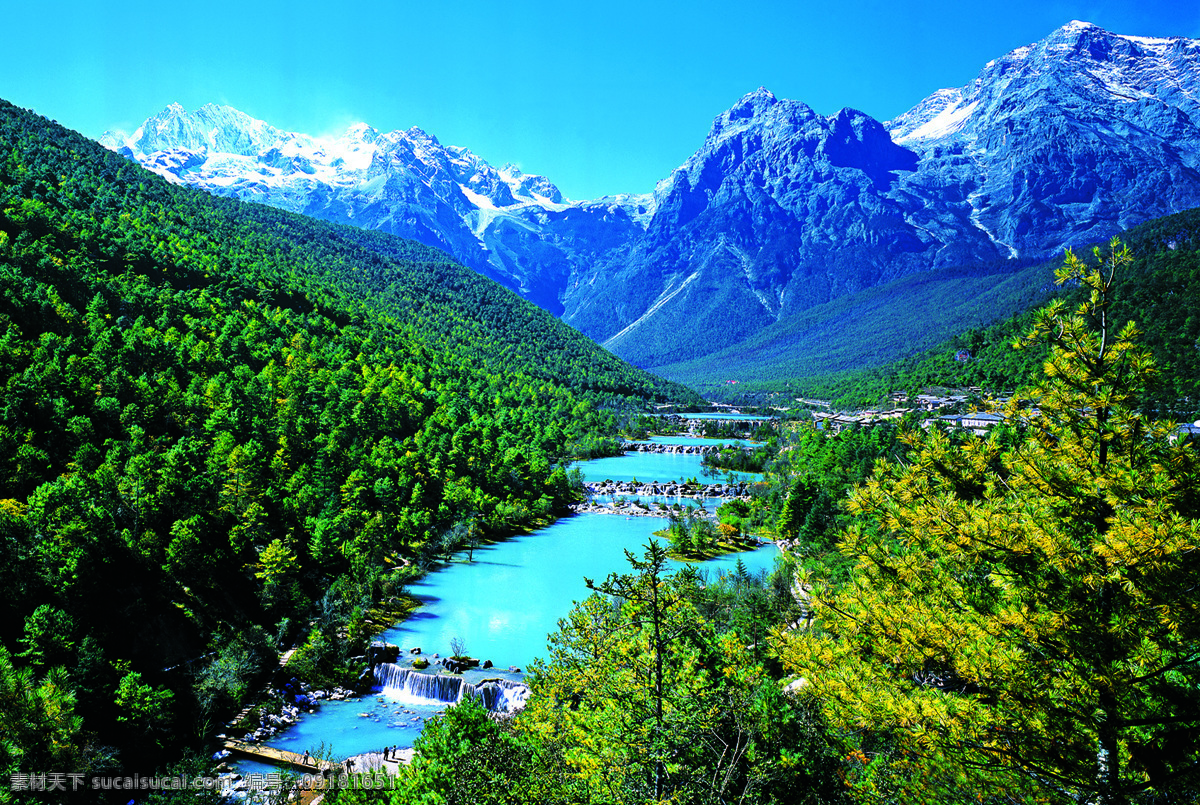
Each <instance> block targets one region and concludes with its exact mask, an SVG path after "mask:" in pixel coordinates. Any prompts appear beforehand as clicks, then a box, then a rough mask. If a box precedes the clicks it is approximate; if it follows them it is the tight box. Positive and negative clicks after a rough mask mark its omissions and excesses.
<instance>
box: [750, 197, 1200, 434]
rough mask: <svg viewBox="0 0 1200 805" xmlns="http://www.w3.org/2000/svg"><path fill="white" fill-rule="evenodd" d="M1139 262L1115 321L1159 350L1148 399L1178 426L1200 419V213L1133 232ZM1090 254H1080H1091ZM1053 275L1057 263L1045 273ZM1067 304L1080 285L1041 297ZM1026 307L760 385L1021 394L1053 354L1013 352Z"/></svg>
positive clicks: (829, 392)
mask: <svg viewBox="0 0 1200 805" xmlns="http://www.w3.org/2000/svg"><path fill="white" fill-rule="evenodd" d="M1121 239H1122V241H1123V242H1124V243H1125V244H1126V245H1128V246H1129V249H1130V251H1131V252H1132V257H1133V262H1132V263H1131V265H1130V266H1129V267H1128V268H1127V269H1126V270H1125V271H1123V272H1122V273H1121V274H1119V275H1118V276H1117V277H1116V278H1115V282H1114V289H1113V302H1112V309H1111V312H1110V315H1111V316H1113V317H1114V320H1115V321H1117V322H1126V321H1132V322H1134V323H1135V324H1136V325H1137V327H1138V329H1139V330H1140V331H1141V333H1142V336H1141V340H1142V343H1144V344H1145V345H1146V346H1147V347H1148V348H1149V349H1150V351H1151V354H1152V355H1153V356H1154V360H1155V362H1156V364H1157V365H1158V373H1157V376H1156V377H1155V379H1154V381H1153V382H1152V383H1151V385H1150V388H1149V389H1148V391H1147V393H1146V394H1145V395H1144V398H1143V402H1142V404H1143V406H1144V407H1145V408H1146V410H1148V411H1153V412H1154V413H1155V414H1157V415H1160V416H1165V417H1174V418H1176V419H1188V418H1194V415H1195V414H1196V413H1197V412H1200V347H1198V346H1197V345H1198V344H1200V210H1189V211H1187V212H1182V213H1178V214H1175V215H1168V216H1166V217H1163V218H1158V219H1156V220H1154V221H1150V222H1148V223H1146V224H1143V225H1141V226H1138V227H1135V228H1133V229H1131V230H1129V231H1128V232H1126V233H1125V234H1124V235H1122V238H1121ZM1090 252H1091V250H1090V249H1081V250H1079V251H1078V254H1079V255H1081V256H1087V255H1089V254H1090ZM1041 270H1042V271H1044V272H1045V273H1046V274H1048V273H1049V272H1050V270H1051V268H1050V267H1049V266H1046V267H1044V268H1042V269H1041ZM1038 298H1039V299H1041V300H1043V301H1049V300H1050V299H1054V298H1061V299H1063V300H1064V301H1065V302H1066V303H1067V304H1068V306H1072V305H1078V304H1079V303H1080V302H1082V301H1083V299H1084V296H1083V290H1081V289H1080V288H1079V287H1078V286H1069V287H1060V288H1055V289H1054V291H1053V293H1047V294H1039V295H1038ZM1035 315H1036V314H1035V311H1034V310H1032V309H1031V310H1026V311H1024V312H1021V313H1017V314H1015V315H1013V316H1011V317H1008V318H1005V319H1003V320H1001V321H999V322H996V323H995V324H992V325H990V326H988V327H979V328H974V329H971V330H967V331H965V332H963V333H960V334H959V335H957V336H955V337H954V338H951V339H948V340H947V341H945V342H943V343H941V344H939V345H938V346H936V347H934V348H932V349H930V350H927V351H925V352H922V353H921V354H919V355H915V356H912V357H910V358H905V359H902V360H899V361H895V362H893V363H890V364H888V365H886V366H883V367H880V368H878V369H870V370H865V371H859V372H843V373H838V374H824V375H819V374H818V375H816V376H813V377H809V378H804V379H797V380H793V381H792V382H790V383H786V382H781V383H775V384H771V383H766V384H760V386H758V388H759V389H763V388H788V389H789V390H791V391H794V392H796V393H797V394H798V395H805V396H816V397H825V398H834V399H836V400H839V401H840V402H841V403H842V404H845V405H849V406H853V405H868V404H874V403H876V402H878V401H879V400H880V399H881V398H883V397H885V396H886V395H887V394H888V392H890V391H897V390H912V389H921V388H928V387H934V386H942V387H950V388H966V387H969V386H979V387H981V388H983V389H985V390H990V391H1003V390H1010V391H1011V390H1013V389H1015V388H1018V387H1020V386H1024V385H1028V384H1029V383H1031V382H1032V381H1033V380H1034V379H1035V378H1036V377H1037V376H1038V375H1039V374H1040V372H1041V369H1042V363H1043V362H1044V361H1045V359H1046V357H1047V355H1048V352H1047V350H1046V349H1045V348H1031V349H1024V350H1014V349H1013V348H1012V345H1013V343H1014V342H1015V341H1016V340H1018V339H1019V338H1020V337H1021V336H1022V335H1023V334H1024V333H1026V332H1028V331H1029V328H1030V326H1031V325H1032V322H1033V318H1034V316H1035Z"/></svg>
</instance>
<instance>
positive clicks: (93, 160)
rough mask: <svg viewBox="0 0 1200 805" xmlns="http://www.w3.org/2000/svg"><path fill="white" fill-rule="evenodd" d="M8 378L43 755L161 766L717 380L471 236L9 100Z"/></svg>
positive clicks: (0, 653)
mask: <svg viewBox="0 0 1200 805" xmlns="http://www.w3.org/2000/svg"><path fill="white" fill-rule="evenodd" d="M237 142H240V141H235V142H233V143H232V145H236V144H237ZM226 145H227V146H229V145H230V144H226ZM245 147H247V148H253V147H256V146H254V144H253V143H252V142H248V141H247V142H246V143H245ZM0 392H2V393H0V549H3V552H4V556H5V561H4V562H3V563H0V686H2V687H4V689H5V690H6V691H7V692H8V693H11V694H12V695H11V696H8V698H7V699H6V705H5V707H6V708H7V709H6V711H5V716H6V717H5V718H0V744H2V745H3V748H2V750H0V773H13V774H15V773H17V772H19V771H21V772H22V773H32V772H41V771H42V770H44V769H47V768H50V769H53V768H58V767H59V766H57V764H59V763H61V764H63V765H62V766H61V767H62V768H70V769H74V770H77V771H78V772H80V773H88V772H93V773H105V774H107V773H111V772H112V771H113V770H114V769H116V768H120V769H124V770H125V773H132V772H137V773H140V774H146V773H149V772H151V771H153V770H154V768H155V767H156V766H157V765H158V764H159V763H160V762H161V761H163V760H164V759H166V758H168V757H178V756H179V755H180V754H181V753H182V749H183V746H184V745H185V744H188V743H193V744H197V745H199V744H200V743H201V741H202V740H203V736H206V735H207V734H208V733H209V732H211V725H212V724H214V723H221V722H224V721H225V720H226V719H227V718H228V717H229V716H230V715H232V714H233V713H236V712H237V711H238V710H239V709H240V708H241V706H242V704H244V703H245V702H244V699H245V697H246V696H248V695H250V694H251V692H252V691H253V690H256V689H257V687H258V681H261V676H259V677H258V681H256V674H258V673H259V672H260V671H266V670H276V669H277V668H278V666H277V656H278V651H279V650H281V649H282V648H283V647H285V646H286V645H290V644H292V641H295V642H296V644H297V645H300V646H301V650H300V651H299V652H298V653H297V658H300V657H303V658H304V660H303V662H302V663H298V667H301V668H307V669H309V670H310V671H312V672H313V673H314V674H317V675H320V680H316V679H313V680H312V681H314V682H317V681H322V682H324V681H328V682H331V683H334V682H335V683H339V684H340V683H341V682H342V681H343V680H344V679H346V678H347V677H346V675H347V674H357V673H358V671H359V670H360V668H361V666H359V667H358V668H354V669H351V668H350V660H349V658H352V657H356V656H360V655H361V654H362V652H363V649H364V643H365V640H366V637H367V634H368V621H369V620H370V621H376V622H378V623H383V622H386V621H387V618H388V617H389V615H388V614H387V613H384V612H380V611H378V610H377V609H376V607H379V606H387V605H388V604H387V602H388V601H391V600H392V597H393V596H394V595H396V594H397V593H399V592H400V591H401V589H402V587H403V584H404V582H405V581H406V579H408V578H409V577H410V576H408V575H405V573H406V572H407V571H405V570H400V572H399V573H397V572H395V571H396V570H397V569H398V568H410V567H413V568H415V567H419V566H422V565H426V564H428V563H431V562H432V561H434V559H435V558H436V557H440V556H443V555H445V554H446V553H448V552H450V551H451V550H453V549H454V548H455V547H456V546H457V545H460V544H461V543H462V541H463V540H464V539H466V538H467V536H468V534H473V535H475V536H487V535H492V536H503V535H505V534H508V533H511V532H513V531H514V530H519V529H526V528H529V527H532V526H534V525H537V524H539V523H544V522H546V521H547V520H548V519H549V518H551V517H553V516H554V515H556V514H558V513H562V512H563V511H565V510H566V507H567V505H568V504H569V503H570V502H572V501H573V500H575V499H576V497H577V492H578V490H577V488H576V485H574V484H573V483H572V480H571V478H570V477H569V476H568V473H567V470H566V466H565V462H566V461H567V460H569V459H570V458H571V457H572V456H573V455H579V454H587V453H589V452H593V451H597V450H603V449H605V448H607V449H615V448H616V446H617V443H616V441H615V438H614V436H615V430H616V427H615V426H616V413H617V412H618V411H615V410H614V409H621V408H633V409H635V410H641V409H643V408H644V407H645V404H646V403H647V402H648V401H649V400H651V399H662V398H664V397H665V396H666V395H673V394H675V393H676V392H678V393H680V394H681V395H682V397H683V400H684V402H685V403H696V402H699V399H698V398H697V397H696V396H695V394H694V393H691V392H689V391H688V390H686V389H680V388H678V387H676V386H673V385H671V384H668V383H665V382H664V381H661V380H658V379H657V378H654V377H652V376H649V375H647V374H646V373H645V372H642V371H641V370H637V369H634V368H633V367H630V366H628V365H627V364H625V363H623V362H622V361H620V359H619V358H617V357H616V356H614V355H612V354H611V353H608V352H605V351H604V350H602V349H600V348H599V347H597V346H596V345H595V344H594V343H593V342H591V341H589V340H588V339H586V338H585V337H583V336H582V335H580V334H579V333H577V332H575V331H574V330H572V329H571V328H570V327H568V326H567V325H565V324H563V323H562V322H561V321H559V320H557V319H555V318H554V317H552V316H551V315H550V314H548V313H546V312H545V311H543V310H540V309H538V308H537V307H536V306H534V305H532V304H531V303H529V302H527V301H525V300H522V299H520V298H519V297H518V296H516V295H515V294H513V293H512V292H510V291H507V290H504V289H503V288H500V287H499V286H497V285H496V284H495V283H493V282H491V281H489V280H487V279H485V278H483V277H481V276H479V275H478V274H476V273H475V272H473V271H471V270H469V269H466V268H464V267H462V266H460V265H457V264H455V263H453V262H450V261H449V260H448V259H447V258H446V256H445V255H444V254H443V253H441V252H438V251H436V250H434V249H431V248H429V247H427V246H422V245H420V244H417V243H414V242H411V241H403V240H400V239H398V238H395V237H393V236H390V235H386V234H383V233H380V232H370V231H366V230H361V229H357V228H353V227H345V226H338V225H334V224H329V223H326V222H322V221H317V220H314V219H312V218H308V217H305V216H302V215H298V214H295V213H289V212H285V211H281V210H277V209H273V208H270V207H265V206H262V205H258V204H247V203H243V202H240V201H235V200H232V199H227V198H216V197H213V196H211V195H209V194H207V193H204V192H202V191H200V190H197V189H195V188H190V187H182V186H177V185H172V184H170V183H168V182H166V181H164V180H163V179H162V178H161V177H159V176H156V175H154V174H152V173H149V172H147V171H145V170H144V169H142V168H141V167H139V166H137V165H134V164H132V163H130V162H129V161H127V160H125V159H123V158H121V157H118V156H117V155H115V154H113V153H111V152H108V151H106V150H104V149H103V148H101V147H100V146H99V145H97V144H96V143H94V142H91V141H89V140H87V139H85V138H83V137H82V136H79V135H77V134H75V133H73V132H69V131H66V130H65V129H62V128H61V127H59V126H57V125H55V124H53V123H51V122H49V121H47V120H45V119H43V118H40V117H38V116H36V115H34V114H32V113H30V112H26V111H23V110H20V109H17V108H16V107H13V106H11V105H9V104H7V103H5V102H2V101H0ZM394 603H395V602H394V601H393V602H392V605H393V606H394ZM393 615H394V613H393ZM393 619H394V617H393ZM55 669H57V670H55ZM64 669H65V670H64ZM290 671H291V672H292V673H302V672H301V671H299V670H297V667H293V668H291V669H290ZM349 678H351V679H353V676H351V677H349ZM40 680H44V682H41V681H40ZM10 713H12V714H17V716H16V717H7V716H10ZM79 718H82V721H79ZM193 748H195V747H193Z"/></svg>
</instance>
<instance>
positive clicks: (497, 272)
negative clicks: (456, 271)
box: [102, 22, 1200, 393]
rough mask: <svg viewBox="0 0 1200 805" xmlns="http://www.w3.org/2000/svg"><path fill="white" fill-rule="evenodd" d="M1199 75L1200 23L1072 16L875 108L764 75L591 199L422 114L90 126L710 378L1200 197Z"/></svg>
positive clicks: (783, 376) (959, 299) (941, 335)
mask: <svg viewBox="0 0 1200 805" xmlns="http://www.w3.org/2000/svg"><path fill="white" fill-rule="evenodd" d="M1198 80H1200V41H1198V40H1192V39H1183V38H1175V39H1148V38H1145V37H1132V36H1123V35H1120V34H1116V33H1110V32H1108V31H1105V30H1103V29H1101V28H1098V27H1097V26H1094V25H1090V24H1088V23H1079V22H1072V23H1070V24H1068V25H1065V26H1063V27H1061V28H1060V29H1058V30H1056V31H1054V32H1053V33H1051V34H1050V35H1049V36H1048V37H1046V38H1045V39H1043V40H1041V41H1039V42H1035V43H1032V44H1030V45H1028V46H1024V47H1021V48H1017V49H1016V50H1013V51H1012V52H1010V53H1007V54H998V58H995V59H993V60H992V61H990V62H988V63H987V64H986V65H984V66H983V68H982V69H981V70H980V72H979V74H978V76H977V77H976V78H975V80H974V81H972V82H971V83H969V84H967V85H966V86H963V87H959V88H951V89H943V90H938V91H937V92H935V93H933V94H931V95H930V96H929V97H928V98H926V99H925V100H924V101H922V102H920V103H918V104H917V105H916V106H914V107H913V108H912V109H910V110H909V111H907V112H905V113H903V114H901V115H899V116H898V117H897V118H895V119H894V120H890V121H877V120H875V119H873V118H871V117H870V116H869V115H867V114H865V113H863V112H860V111H857V110H854V109H843V110H841V111H840V112H838V113H837V114H835V115H831V116H822V115H818V114H816V113H815V112H814V111H813V110H812V109H811V108H809V107H808V106H806V105H805V104H804V103H802V102H800V101H795V100H785V99H780V98H777V97H776V96H775V95H773V94H772V93H771V92H770V91H769V90H767V89H765V88H759V89H757V90H754V91H753V92H749V93H747V94H746V95H745V96H744V97H742V98H741V99H740V100H738V101H737V102H736V103H735V104H734V105H733V106H732V107H730V108H729V109H728V110H727V111H726V112H724V113H723V114H721V115H720V116H718V117H717V118H716V120H714V121H713V124H712V127H711V129H710V131H709V133H708V136H707V137H706V138H705V140H704V142H703V143H702V144H701V145H700V147H699V148H698V149H697V150H696V152H695V153H694V154H692V155H691V156H690V157H688V158H687V159H686V161H684V162H683V164H681V166H680V167H679V168H678V169H677V170H675V171H674V172H672V173H671V174H670V175H669V176H667V177H665V178H663V179H662V180H661V181H660V182H659V183H658V185H657V187H655V188H654V189H653V191H652V192H649V193H643V194H641V195H637V194H629V195H619V196H611V197H606V198H600V199H594V200H587V201H571V200H569V199H566V198H564V197H563V196H562V194H561V192H559V191H558V189H557V188H556V187H555V186H554V185H553V183H552V182H551V181H550V179H549V178H547V177H541V176H526V175H525V174H523V173H521V172H520V170H518V169H516V168H515V167H513V166H511V165H507V166H504V167H502V168H499V169H496V168H493V167H492V166H491V165H489V164H488V163H487V162H485V161H484V160H482V159H481V158H479V157H478V156H476V155H474V154H473V153H472V152H471V151H470V150H468V149H467V148H464V147H461V146H447V145H442V144H441V143H440V142H439V141H438V139H437V138H436V137H435V136H433V135H432V134H429V133H426V132H424V131H421V130H420V129H410V130H408V131H394V132H390V133H383V132H379V131H376V130H374V129H372V128H370V127H369V126H367V125H366V124H356V125H355V126H352V127H351V128H350V129H348V130H347V131H346V132H345V134H343V135H341V136H338V137H332V138H316V137H311V136H309V135H304V134H296V133H291V132H285V131H281V130H279V129H275V128H273V127H272V126H270V124H268V123H265V122H263V121H259V120H255V119H253V118H250V117H249V116H247V115H245V114H243V113H241V112H239V111H237V110H235V109H232V108H229V107H219V106H214V105H209V106H205V107H203V108H201V109H198V110H196V111H194V112H188V111H186V110H184V109H183V108H182V107H179V106H172V107H169V108H167V109H165V110H164V111H162V112H161V113H159V114H158V115H155V116H153V117H151V118H148V119H147V120H146V121H145V122H144V123H143V124H142V126H141V127H140V128H138V129H137V130H136V131H135V132H134V133H133V134H131V135H128V136H126V135H122V134H120V133H110V134H108V135H105V137H104V138H102V141H103V142H104V144H105V145H107V146H108V147H110V148H113V149H115V150H118V151H119V152H120V153H122V154H125V155H126V156H127V157H129V158H131V159H134V160H136V161H138V162H139V163H140V164H142V165H145V166H146V167H148V168H149V169H151V170H154V171H156V172H158V173H159V174H161V175H163V176H165V177H167V178H168V179H170V180H171V181H174V182H180V183H187V184H192V185H195V186H198V187H202V188H204V189H206V190H208V191H210V192H213V193H217V194H220V195H226V196H232V197H235V198H239V199H243V200H249V201H257V202H262V203H266V204H271V205H274V206H279V207H282V208H284V209H288V210H293V211H297V212H303V213H305V214H307V215H313V216H317V217H320V218H325V219H327V220H331V221H336V222H339V223H347V224H352V225H355V226H361V227H366V228H370V229H379V230H382V231H385V232H389V233H392V234H397V235H401V236H403V237H406V238H412V239H415V240H418V241H420V242H422V243H425V244H427V245H430V246H433V247H435V248H438V249H441V250H443V251H445V252H446V253H447V254H449V255H451V256H452V257H453V258H454V259H455V260H457V261H459V262H461V263H462V264H463V265H466V266H469V267H471V268H473V269H474V270H476V271H478V272H480V273H482V274H483V275H485V276H488V277H491V278H493V279H496V280H497V281H498V282H500V283H502V284H504V285H506V286H507V287H509V288H512V289H514V290H516V291H518V292H519V293H521V294H522V295H523V296H524V297H525V298H527V299H530V300H532V301H534V302H536V303H537V304H538V305H539V306H541V307H543V308H544V309H546V310H548V311H549V312H551V313H553V314H554V315H556V316H559V317H560V318H561V319H562V320H563V321H564V322H566V323H567V324H570V325H571V326H572V327H574V328H576V329H578V330H579V331H581V332H582V333H584V334H585V335H587V336H588V337H590V338H592V339H593V340H595V341H598V342H600V343H602V344H604V346H605V347H606V348H608V349H610V350H611V351H613V352H614V353H616V354H617V355H619V356H621V357H622V358H625V359H626V360H629V361H630V362H632V363H634V364H635V365H638V366H641V367H643V368H648V369H652V370H654V371H655V372H657V373H658V374H660V375H663V376H665V377H669V378H672V379H675V380H679V381H682V382H686V383H689V384H692V385H694V386H696V387H698V388H702V389H703V390H704V391H705V392H706V393H712V392H713V391H714V390H715V389H716V388H717V387H718V386H719V385H720V383H721V382H723V381H724V380H727V379H730V377H717V376H714V372H713V367H717V366H725V365H726V364H727V363H728V362H729V359H731V358H732V359H733V360H732V362H733V367H732V368H734V369H735V370H736V374H735V375H732V376H733V377H736V378H737V379H738V380H739V381H741V382H749V383H760V384H769V385H773V386H774V387H776V388H780V387H781V384H782V382H784V381H786V380H796V379H803V378H807V377H813V376H820V375H828V374H831V373H837V372H841V371H844V370H846V369H850V368H855V369H860V368H871V367H878V366H882V365H884V364H886V363H888V362H890V361H893V360H896V359H899V358H903V357H906V356H909V355H911V354H913V353H914V352H917V351H920V350H921V349H925V348H928V347H931V346H933V345H935V344H937V343H939V342H941V341H943V340H945V339H947V338H950V337H952V336H954V335H955V334H957V333H958V332H961V331H963V330H966V329H969V328H973V327H982V326H987V325H989V324H992V323H994V322H995V321H998V320H1000V319H1003V318H1006V317H1007V316H1009V315H1012V314H1015V313H1018V312H1020V311H1022V310H1025V309H1027V308H1028V307H1029V306H1031V305H1033V304H1036V303H1037V302H1038V301H1040V300H1042V299H1044V298H1045V289H1046V288H1047V287H1048V285H1049V277H1050V271H1049V270H1048V269H1042V270H1038V269H1037V268H1036V267H1037V266H1040V265H1045V264H1047V263H1049V264H1051V265H1052V264H1055V263H1057V262H1059V261H1060V260H1061V257H1062V253H1063V250H1064V249H1065V248H1067V247H1074V248H1077V249H1078V248H1087V247H1090V245H1091V244H1093V243H1097V242H1102V241H1105V240H1107V239H1108V238H1109V237H1111V236H1112V235H1115V234H1118V233H1120V232H1122V231H1124V230H1126V229H1129V228H1131V227H1133V226H1135V225H1137V224H1140V223H1143V222H1146V221H1149V220H1151V219H1154V218H1158V217H1160V216H1163V215H1166V214H1169V213H1173V212H1180V211H1183V210H1186V209H1189V208H1192V207H1195V206H1198V205H1200V173H1198V172H1197V169H1198V168H1200V163H1198V162H1197V158H1196V157H1195V154H1196V153H1200V147H1198V146H1200V128H1198V127H1200V100H1198V98H1197V94H1196V92H1195V91H1193V90H1192V89H1190V88H1191V87H1194V86H1195V85H1196V84H1197V81H1198ZM914 310H919V311H921V316H920V317H919V319H918V320H913V311H914ZM893 333H895V334H893ZM900 333H907V335H900Z"/></svg>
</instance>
